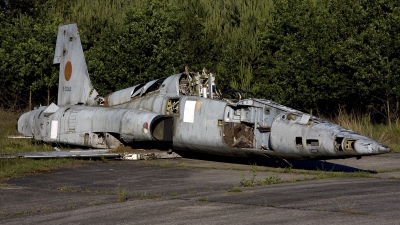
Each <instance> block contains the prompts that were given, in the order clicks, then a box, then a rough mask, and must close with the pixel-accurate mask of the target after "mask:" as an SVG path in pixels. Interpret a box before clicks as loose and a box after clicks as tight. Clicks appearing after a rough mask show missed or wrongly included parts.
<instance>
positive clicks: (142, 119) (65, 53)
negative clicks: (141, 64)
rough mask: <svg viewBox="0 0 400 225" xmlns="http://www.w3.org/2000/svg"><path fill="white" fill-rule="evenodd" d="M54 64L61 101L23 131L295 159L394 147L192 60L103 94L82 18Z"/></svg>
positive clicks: (99, 142) (32, 115)
mask: <svg viewBox="0 0 400 225" xmlns="http://www.w3.org/2000/svg"><path fill="white" fill-rule="evenodd" d="M54 64H60V73H59V89H58V101H57V105H56V104H54V103H52V104H51V105H49V106H42V107H40V108H37V109H35V110H33V111H30V112H27V113H25V114H23V115H22V116H21V117H20V118H19V120H18V131H19V132H20V133H21V134H23V135H24V136H31V137H32V138H34V139H35V140H39V141H43V142H48V143H62V144H66V145H73V146H83V147H87V148H114V147H117V146H121V145H127V146H132V147H133V148H136V147H137V146H141V148H143V146H151V147H152V148H154V146H156V147H157V148H160V149H166V150H173V151H174V152H177V153H200V154H203V153H204V154H214V155H222V156H238V157H269V158H277V159H295V160H304V159H332V158H348V157H357V158H361V157H362V156H369V155H377V154H383V153H388V152H390V151H391V149H390V148H389V147H388V146H385V145H384V144H381V143H379V142H376V141H374V140H372V139H369V138H367V137H364V136H362V135H360V134H357V133H355V132H353V131H351V130H347V129H345V128H343V127H341V126H339V125H337V124H333V123H331V122H329V121H326V120H323V119H320V118H317V117H315V116H312V115H309V114H306V113H303V112H300V111H298V110H295V109H292V108H289V107H286V106H283V105H280V104H278V103H276V102H273V101H271V100H265V99H257V98H244V97H243V96H244V93H243V92H241V91H238V92H234V94H237V96H238V97H237V98H231V97H230V96H232V95H229V94H222V93H221V92H220V91H219V90H218V88H217V87H216V85H215V76H214V74H212V73H211V72H209V71H207V70H206V69H203V71H202V72H201V73H197V72H194V71H191V70H190V69H189V68H186V69H185V71H184V72H183V73H179V74H175V75H172V76H169V77H167V78H161V79H157V80H153V81H150V82H148V83H145V84H138V85H135V86H133V87H130V88H126V89H123V90H119V91H116V92H114V93H111V94H109V95H108V96H106V97H101V96H99V94H98V93H97V91H96V90H95V89H94V88H93V86H92V84H91V82H90V79H89V75H88V71H87V66H86V62H85V58H84V54H83V50H82V46H81V41H80V38H79V33H78V29H77V25H76V24H68V25H64V26H60V27H59V29H58V37H57V43H56V49H55V56H54ZM230 94H232V93H230ZM183 155H184V154H183Z"/></svg>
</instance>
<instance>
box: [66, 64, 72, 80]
mask: <svg viewBox="0 0 400 225" xmlns="http://www.w3.org/2000/svg"><path fill="white" fill-rule="evenodd" d="M71 74H72V64H71V61H68V62H67V63H66V64H65V67H64V77H65V80H66V81H69V79H71Z"/></svg>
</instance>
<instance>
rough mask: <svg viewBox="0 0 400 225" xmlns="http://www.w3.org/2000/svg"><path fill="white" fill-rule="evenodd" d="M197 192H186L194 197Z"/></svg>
mask: <svg viewBox="0 0 400 225" xmlns="http://www.w3.org/2000/svg"><path fill="white" fill-rule="evenodd" d="M197 193H198V192H197V191H196V190H191V191H188V194H190V195H195V194H197Z"/></svg>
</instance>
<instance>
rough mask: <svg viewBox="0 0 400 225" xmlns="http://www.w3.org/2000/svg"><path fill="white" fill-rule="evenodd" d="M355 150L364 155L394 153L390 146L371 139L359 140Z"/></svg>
mask: <svg viewBox="0 0 400 225" xmlns="http://www.w3.org/2000/svg"><path fill="white" fill-rule="evenodd" d="M354 147H355V150H356V151H357V152H358V153H359V154H362V155H376V154H384V153H389V152H390V151H392V149H391V148H389V147H388V146H386V145H384V144H382V143H379V142H376V141H374V140H371V139H369V138H365V139H359V140H357V141H356V142H355V145H354Z"/></svg>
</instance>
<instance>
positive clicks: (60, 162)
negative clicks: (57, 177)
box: [0, 158, 76, 179]
mask: <svg viewBox="0 0 400 225" xmlns="http://www.w3.org/2000/svg"><path fill="white" fill-rule="evenodd" d="M73 164H76V160H74V159H66V158H64V159H61V158H60V159H25V158H15V159H0V179H4V178H12V177H17V176H20V175H24V174H43V173H49V172H50V170H52V169H56V168H61V167H65V166H71V165H73Z"/></svg>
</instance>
